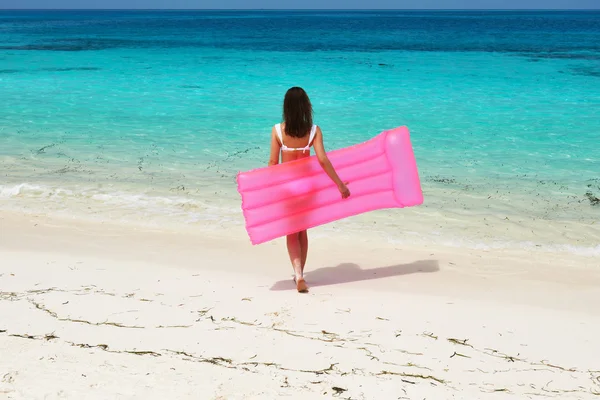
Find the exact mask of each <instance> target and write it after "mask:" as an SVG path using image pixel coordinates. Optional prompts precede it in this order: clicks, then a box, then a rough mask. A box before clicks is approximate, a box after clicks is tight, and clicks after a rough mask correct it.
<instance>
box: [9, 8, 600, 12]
mask: <svg viewBox="0 0 600 400" xmlns="http://www.w3.org/2000/svg"><path fill="white" fill-rule="evenodd" d="M0 11H600V8H0Z"/></svg>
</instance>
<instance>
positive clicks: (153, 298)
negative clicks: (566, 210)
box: [0, 212, 600, 400]
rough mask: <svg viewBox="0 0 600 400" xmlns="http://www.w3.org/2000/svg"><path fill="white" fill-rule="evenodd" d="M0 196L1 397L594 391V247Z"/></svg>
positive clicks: (590, 394) (598, 383)
mask: <svg viewBox="0 0 600 400" xmlns="http://www.w3.org/2000/svg"><path fill="white" fill-rule="evenodd" d="M310 246H311V248H310V251H309V263H308V265H307V274H306V279H307V283H308V284H309V286H310V292H309V293H308V294H298V293H297V292H296V291H295V290H294V285H293V282H292V280H291V272H292V270H291V267H290V266H289V262H287V261H286V252H285V246H284V243H283V241H281V240H278V241H275V242H273V243H267V244H264V245H261V246H257V247H252V246H251V245H250V244H249V241H248V240H247V238H246V237H245V236H244V234H243V232H239V231H235V232H224V233H222V234H221V235H220V236H217V235H211V236H210V237H208V236H207V235H205V234H200V233H198V234H190V233H189V232H186V233H176V232H166V231H158V230H154V231H149V230H142V229H140V228H136V227H133V226H124V225H110V224H101V223H93V224H92V223H83V222H81V221H80V222H77V221H66V220H57V219H49V218H46V217H35V216H24V215H16V214H9V213H6V212H2V213H0V398H8V399H28V400H29V399H77V400H80V399H279V398H290V399H295V398H298V399H300V398H302V399H313V398H340V399H343V398H344V399H377V400H380V399H435V400H438V399H529V398H531V399H537V398H557V399H600V339H599V338H600V307H598V304H599V301H600V260H599V258H598V257H595V258H594V257H583V256H575V255H571V254H566V253H543V252H524V251H518V250H511V251H508V250H493V251H482V250H465V249H457V248H444V247H440V246H437V247H436V246H429V247H422V248H409V247H402V248H397V247H394V246H393V245H389V244H383V243H381V244H378V243H368V242H364V243H363V242H360V241H348V240H344V241H337V242H336V241H334V240H331V239H323V238H322V239H319V240H318V241H315V240H313V241H311V244H310Z"/></svg>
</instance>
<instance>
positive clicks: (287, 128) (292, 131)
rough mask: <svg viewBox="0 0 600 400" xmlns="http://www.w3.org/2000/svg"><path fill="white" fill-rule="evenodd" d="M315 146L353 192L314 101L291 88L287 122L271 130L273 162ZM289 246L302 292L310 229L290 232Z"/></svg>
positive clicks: (342, 189) (285, 106)
mask: <svg viewBox="0 0 600 400" xmlns="http://www.w3.org/2000/svg"><path fill="white" fill-rule="evenodd" d="M311 146H314V148H315V153H316V155H317V159H318V160H319V164H320V165H321V167H322V168H323V170H324V171H325V172H326V173H327V175H329V177H330V178H331V180H333V182H334V183H335V184H336V185H337V187H338V189H339V191H340V193H341V195H342V198H344V199H345V198H347V197H348V196H350V190H348V187H347V186H346V183H344V182H342V180H341V179H340V177H339V176H338V175H337V173H336V172H335V169H334V168H333V166H332V165H331V161H329V158H328V157H327V154H326V153H325V148H324V146H323V132H321V129H320V128H319V127H318V126H316V125H313V120H312V105H311V103H310V100H309V98H308V95H307V94H306V92H305V91H304V90H303V89H302V88H299V87H293V88H291V89H289V90H288V91H287V93H286V94H285V98H284V100H283V122H282V123H281V124H277V125H275V126H273V129H272V130H271V156H270V158H269V166H271V165H276V164H278V163H279V154H280V153H281V162H282V163H284V162H288V161H294V160H298V159H301V158H305V157H309V156H310V147H311ZM287 249H288V253H289V255H290V261H291V262H292V267H293V268H294V281H295V282H296V287H297V289H298V292H306V291H307V290H308V287H307V285H306V282H305V281H304V265H305V264H306V256H307V254H308V235H307V233H306V231H305V230H304V231H301V232H297V233H294V234H291V235H288V236H287Z"/></svg>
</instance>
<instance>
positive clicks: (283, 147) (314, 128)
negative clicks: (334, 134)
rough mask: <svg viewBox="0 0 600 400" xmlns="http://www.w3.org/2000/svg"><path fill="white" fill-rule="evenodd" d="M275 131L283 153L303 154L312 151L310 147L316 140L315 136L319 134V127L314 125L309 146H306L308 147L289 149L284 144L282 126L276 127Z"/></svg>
mask: <svg viewBox="0 0 600 400" xmlns="http://www.w3.org/2000/svg"><path fill="white" fill-rule="evenodd" d="M275 129H276V130H277V136H278V137H279V141H280V142H281V151H302V152H305V151H310V146H311V145H312V142H313V140H314V139H315V134H316V133H317V126H316V125H313V126H312V128H311V130H310V137H309V138H308V144H307V145H306V147H297V148H292V147H287V146H286V145H285V144H284V143H283V134H282V133H281V124H277V125H275Z"/></svg>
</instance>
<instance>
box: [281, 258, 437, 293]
mask: <svg viewBox="0 0 600 400" xmlns="http://www.w3.org/2000/svg"><path fill="white" fill-rule="evenodd" d="M439 270H440V267H439V263H438V261H437V260H422V261H416V262H414V263H410V264H398V265H391V266H388V267H379V268H371V269H362V268H361V267H360V266H359V265H357V264H352V263H345V264H340V265H338V266H337V267H326V268H319V269H316V270H314V271H309V272H306V273H305V274H304V278H305V279H306V283H308V286H309V287H316V286H327V285H338V284H342V283H350V282H358V281H368V280H371V279H382V278H390V277H394V276H401V275H408V274H416V273H422V272H423V273H426V272H437V271H439ZM295 289H296V287H295V285H294V282H293V281H292V278H290V279H286V280H282V281H278V282H276V283H275V284H274V285H273V286H271V290H295Z"/></svg>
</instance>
